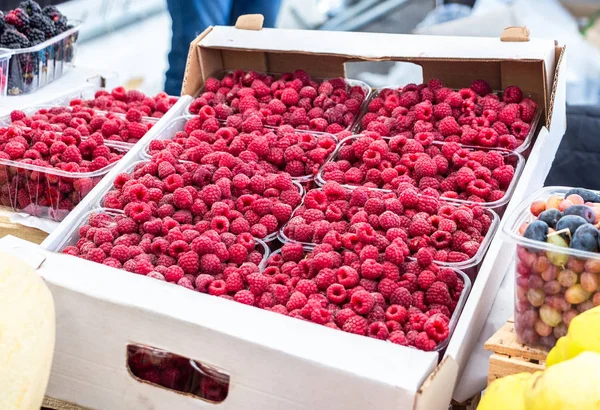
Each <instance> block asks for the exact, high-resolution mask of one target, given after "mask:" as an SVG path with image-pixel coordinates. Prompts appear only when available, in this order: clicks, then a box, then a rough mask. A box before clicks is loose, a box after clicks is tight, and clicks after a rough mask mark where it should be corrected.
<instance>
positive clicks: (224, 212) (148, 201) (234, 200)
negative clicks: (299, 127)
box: [102, 154, 302, 241]
mask: <svg viewBox="0 0 600 410" xmlns="http://www.w3.org/2000/svg"><path fill="white" fill-rule="evenodd" d="M225 155H226V154H225ZM224 158H225V159H224ZM160 159H161V161H160V162H152V161H142V162H139V163H136V164H135V165H134V166H133V169H132V170H131V172H129V173H122V174H120V175H118V176H117V177H116V178H115V180H114V183H113V187H114V189H112V190H110V191H108V192H107V193H105V194H104V195H103V197H102V198H103V200H102V206H104V207H106V208H111V209H122V210H124V211H125V213H127V212H129V210H130V209H132V208H137V207H142V208H144V209H143V211H144V214H146V213H147V216H148V217H150V218H157V217H158V218H170V219H173V220H174V221H175V222H176V223H178V224H188V225H190V226H192V227H193V228H194V230H196V231H198V232H205V231H207V230H214V231H216V232H217V233H218V234H224V233H231V234H233V235H239V234H244V233H250V234H251V235H252V236H254V237H256V238H260V239H265V240H267V241H268V240H272V239H274V238H275V236H276V235H277V231H278V230H279V228H281V226H283V224H284V223H285V222H287V221H288V220H289V218H290V216H291V215H292V210H293V209H294V208H295V207H296V206H298V205H299V204H300V202H301V200H302V196H301V195H302V188H301V187H300V186H299V185H298V184H297V183H296V184H295V183H294V182H293V181H292V179H291V177H290V176H289V175H288V174H285V173H281V174H267V173H264V172H262V170H260V168H258V167H257V166H256V165H253V164H251V163H244V162H243V161H241V160H239V159H235V158H233V157H231V156H224V157H223V158H215V162H214V163H209V164H202V165H199V164H194V163H189V162H187V163H177V162H176V160H175V159H174V158H173V157H172V156H171V157H170V158H168V157H167V155H163V156H161V158H160ZM169 159H170V160H171V161H168V160H169ZM154 160H157V158H154ZM228 161H230V162H229V163H228ZM218 164H219V165H221V166H219V167H218V168H217V165H218ZM144 222H145V221H144Z"/></svg>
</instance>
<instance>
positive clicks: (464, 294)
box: [259, 246, 471, 353]
mask: <svg viewBox="0 0 600 410" xmlns="http://www.w3.org/2000/svg"><path fill="white" fill-rule="evenodd" d="M303 249H304V253H305V255H306V254H307V253H309V252H311V251H312V247H310V246H303ZM280 253H281V250H280V249H279V250H276V251H274V252H272V253H271V254H270V255H269V257H268V258H265V259H263V262H262V263H261V264H260V266H259V268H260V271H261V272H263V271H264V270H265V269H266V268H267V267H268V265H269V260H270V259H271V258H272V257H274V256H276V255H279V254H280ZM452 270H454V271H455V272H456V273H457V274H458V275H459V276H460V278H461V279H462V281H463V284H464V288H463V291H462V293H461V295H460V298H459V299H458V302H457V304H456V308H455V309H454V312H453V313H452V317H450V323H449V324H448V329H449V334H448V337H447V338H446V339H445V340H443V341H442V342H440V343H438V344H437V346H436V347H435V349H434V351H436V352H438V353H440V352H442V351H443V350H444V349H445V348H446V346H448V343H450V338H451V337H452V333H453V332H454V329H455V328H456V324H457V323H458V318H459V317H460V313H461V312H462V309H463V307H464V306H465V303H466V301H467V297H468V296H469V292H470V291H471V280H470V279H469V277H468V276H467V275H466V274H465V273H464V272H463V271H461V270H458V269H452Z"/></svg>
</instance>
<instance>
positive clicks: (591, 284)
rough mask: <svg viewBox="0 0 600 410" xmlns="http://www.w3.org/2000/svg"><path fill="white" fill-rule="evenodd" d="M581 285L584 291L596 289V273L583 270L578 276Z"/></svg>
mask: <svg viewBox="0 0 600 410" xmlns="http://www.w3.org/2000/svg"><path fill="white" fill-rule="evenodd" d="M579 280H580V282H581V287H582V288H583V290H585V291H586V292H594V291H595V290H596V289H598V275H596V274H595V273H591V272H583V273H582V274H581V277H580V278H579Z"/></svg>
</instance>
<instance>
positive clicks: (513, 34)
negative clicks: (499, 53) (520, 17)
mask: <svg viewBox="0 0 600 410" xmlns="http://www.w3.org/2000/svg"><path fill="white" fill-rule="evenodd" d="M500 40H501V41H512V42H517V43H518V42H524V41H529V29H528V28H527V27H519V26H514V27H507V28H505V29H504V31H503V32H502V35H500Z"/></svg>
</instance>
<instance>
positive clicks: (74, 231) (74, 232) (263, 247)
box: [56, 208, 270, 265]
mask: <svg viewBox="0 0 600 410" xmlns="http://www.w3.org/2000/svg"><path fill="white" fill-rule="evenodd" d="M92 214H107V215H109V216H111V217H112V218H113V219H114V218H115V217H117V216H120V215H125V212H124V211H122V210H120V209H109V208H95V209H92V210H91V211H88V212H86V213H85V214H84V215H82V217H81V218H79V220H78V221H77V222H76V223H75V224H74V225H73V226H72V227H71V229H70V230H69V231H68V232H67V234H66V235H65V236H64V238H62V240H61V241H60V242H59V244H58V246H57V247H56V249H57V252H61V251H62V250H63V249H65V248H66V247H67V246H75V245H76V244H77V241H78V240H79V239H80V236H79V228H81V227H82V226H84V225H85V224H86V223H87V222H88V221H89V217H90V215H92ZM114 223H115V226H116V222H114ZM254 241H255V242H256V246H255V248H256V250H257V251H259V252H260V253H262V255H263V258H262V261H261V262H260V264H259V265H262V264H263V263H264V261H265V260H266V259H267V258H268V257H269V255H270V251H269V247H268V246H267V244H266V243H265V242H264V241H263V240H261V239H257V238H254Z"/></svg>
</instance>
